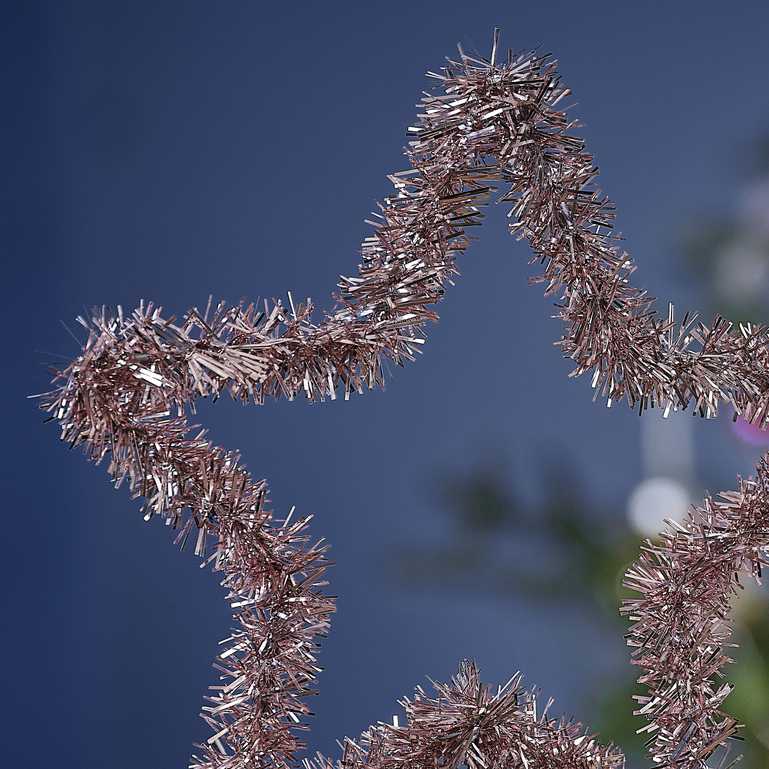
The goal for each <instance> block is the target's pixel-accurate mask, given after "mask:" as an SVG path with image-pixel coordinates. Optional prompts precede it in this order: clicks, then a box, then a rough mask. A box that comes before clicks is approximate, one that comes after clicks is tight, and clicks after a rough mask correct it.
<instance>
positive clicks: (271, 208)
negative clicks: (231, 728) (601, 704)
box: [0, 0, 769, 769]
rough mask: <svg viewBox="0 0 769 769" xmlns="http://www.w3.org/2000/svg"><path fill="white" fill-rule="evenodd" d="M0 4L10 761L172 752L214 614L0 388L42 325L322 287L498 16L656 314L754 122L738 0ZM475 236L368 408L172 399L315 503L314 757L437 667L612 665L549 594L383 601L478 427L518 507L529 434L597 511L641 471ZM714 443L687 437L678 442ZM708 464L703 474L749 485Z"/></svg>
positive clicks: (628, 433) (629, 438) (767, 106)
mask: <svg viewBox="0 0 769 769" xmlns="http://www.w3.org/2000/svg"><path fill="white" fill-rule="evenodd" d="M1 18H2V28H3V30H4V37H5V40H4V41H3V45H2V50H3V53H2V56H3V59H4V66H3V73H4V75H3V77H4V81H3V82H4V87H3V106H4V109H3V113H4V116H3V120H2V128H0V131H2V134H3V137H2V138H3V142H2V146H3V150H4V152H3V157H4V162H3V174H2V176H3V180H2V183H1V184H2V190H3V199H2V209H0V210H2V241H1V242H0V246H1V247H2V253H3V284H4V288H5V290H4V297H3V304H2V313H3V319H2V320H3V323H2V329H3V346H4V350H5V353H4V355H3V363H2V366H3V378H2V387H3V396H4V397H3V401H2V403H3V407H4V420H3V438H4V440H3V447H2V450H3V455H4V457H3V486H4V488H3V497H2V498H3V502H4V505H3V516H4V522H5V542H4V551H5V553H4V558H3V566H2V569H3V574H2V578H3V582H2V585H3V606H2V609H3V611H2V615H1V616H2V617H3V636H2V645H3V652H4V655H3V662H4V664H3V665H2V678H3V688H2V691H3V693H4V695H5V696H4V697H3V704H2V708H3V709H4V710H6V711H7V712H6V713H5V715H4V719H3V723H4V726H3V734H4V738H3V740H2V742H3V748H2V755H3V763H4V765H6V766H18V767H34V768H35V769H37V768H40V769H42V767H50V766H54V765H55V766H57V767H61V768H62V769H64V767H73V768H74V767H90V766H93V767H97V766H98V767H103V766H104V767H106V766H109V767H111V769H121V768H123V767H129V766H130V767H134V766H138V765H141V766H146V767H160V766H164V767H165V766H185V765H186V764H185V761H186V759H187V757H188V755H189V752H190V745H191V743H192V741H193V739H195V738H197V737H200V736H202V735H203V734H205V730H204V729H202V728H201V726H200V725H199V721H198V718H197V713H198V708H199V705H200V699H201V695H202V693H203V690H204V688H205V686H207V685H208V683H210V682H211V680H212V678H213V675H212V672H211V670H210V661H211V658H212V656H213V654H214V652H215V649H216V643H217V640H218V639H219V638H221V637H222V636H223V635H224V633H225V630H226V628H227V626H228V624H227V623H228V618H227V611H226V608H225V605H224V603H223V601H222V600H221V597H220V592H219V588H218V586H217V585H216V583H215V580H214V579H213V578H212V577H211V575H210V574H209V573H206V572H201V571H200V570H198V568H197V564H196V563H195V560H194V559H193V558H192V557H191V556H181V555H179V554H178V553H176V552H175V551H174V549H173V548H172V546H171V545H170V544H169V542H168V541H167V540H168V536H167V532H166V531H165V530H164V529H162V527H160V526H157V525H153V526H146V525H144V524H143V523H142V521H141V519H140V517H139V516H138V514H137V513H136V505H135V504H134V503H132V502H130V501H129V500H128V499H127V498H126V495H125V494H124V493H116V492H114V491H113V490H112V489H111V487H110V486H109V485H108V484H107V483H106V481H105V476H104V471H103V469H100V468H93V467H91V466H89V465H87V464H86V463H85V462H84V460H83V458H82V457H81V456H79V455H78V454H77V453H69V452H68V451H67V450H66V449H65V448H64V447H63V446H61V445H60V444H58V443H57V440H56V432H55V428H53V427H51V426H44V425H43V424H42V423H41V417H40V415H39V414H38V413H37V412H36V410H35V405H34V403H33V402H30V401H27V400H25V396H26V395H27V394H28V393H30V392H39V391H41V390H43V389H45V387H46V384H47V374H46V370H45V368H44V367H43V366H42V365H41V364H44V363H48V362H50V361H52V360H57V356H64V357H63V358H58V359H59V360H64V359H66V358H69V357H72V356H74V355H75V354H76V351H77V346H76V344H75V342H74V341H73V340H72V339H71V338H70V337H69V335H68V334H67V332H66V331H65V330H64V329H63V328H62V326H61V324H60V320H64V321H66V322H67V323H69V324H70V325H72V324H71V323H70V321H71V319H72V318H73V317H74V316H75V315H77V314H78V313H79V312H81V310H82V307H83V306H84V305H85V306H91V305H96V304H101V303H108V304H117V303H122V304H123V305H124V306H127V307H131V306H133V305H135V304H136V303H137V302H138V301H139V299H140V298H142V297H144V298H149V299H154V300H156V301H157V302H159V303H161V304H162V305H163V306H164V307H166V308H167V309H168V311H169V312H181V311H183V310H184V309H185V308H187V307H188V306H190V305H193V304H201V303H204V302H205V300H206V297H207V296H208V294H209V293H212V294H213V295H214V296H215V297H221V298H225V299H227V300H230V301H236V300H238V299H240V298H241V297H256V296H278V295H284V294H285V292H286V291H287V290H292V291H293V292H294V295H295V296H306V295H311V296H313V297H315V298H316V300H318V301H319V302H320V303H321V304H322V302H323V297H324V296H327V295H328V293H329V291H330V290H331V289H332V287H333V285H334V283H335V278H336V276H337V275H338V274H339V273H347V274H349V273H350V272H351V271H352V270H354V266H355V264H356V263H357V259H356V250H357V247H358V242H359V240H360V238H361V237H362V235H363V234H364V232H365V226H364V225H363V224H362V219H363V218H364V216H365V215H366V214H367V213H368V211H369V210H370V209H371V208H372V206H373V204H374V202H375V200H376V199H377V198H378V197H380V196H382V195H383V194H386V192H387V191H388V185H387V183H386V181H385V179H384V176H385V174H386V173H387V172H390V171H392V170H395V169H399V168H401V167H402V164H403V160H402V157H401V154H400V152H401V148H402V145H403V144H404V141H405V139H404V129H405V127H406V125H407V124H408V123H409V121H410V119H411V117H412V114H413V112H414V108H413V104H414V102H415V101H416V98H417V97H418V94H419V92H420V90H421V89H423V88H424V87H426V81H425V79H424V78H423V74H422V73H423V72H424V71H425V70H426V69H430V68H435V67H437V66H440V65H441V63H442V61H443V57H444V56H445V55H447V54H452V53H453V51H454V46H455V44H456V42H458V41H462V42H463V43H464V44H465V47H466V48H473V47H477V48H478V49H479V50H481V51H482V52H485V51H486V50H487V47H488V42H489V39H490V33H491V29H492V27H493V26H494V25H500V26H502V28H503V30H504V43H505V44H509V45H513V46H514V47H517V48H528V47H534V46H538V45H541V46H542V47H543V48H544V49H546V50H549V51H552V52H553V53H554V54H556V55H557V56H558V57H559V58H560V60H561V65H562V72H563V75H564V79H565V80H566V82H568V83H569V84H570V85H571V86H572V87H573V89H574V91H575V95H576V98H577V100H578V101H579V108H578V113H579V115H580V116H582V117H583V119H584V121H585V122H586V124H587V127H586V128H585V129H584V132H585V133H586V134H587V136H588V137H589V144H590V147H591V148H592V149H593V151H594V152H595V153H596V155H597V158H598V160H599V161H600V163H601V167H602V169H603V177H602V179H603V184H604V186H605V188H606V189H607V191H608V192H609V194H611V195H612V197H614V198H615V199H616V200H617V201H618V202H619V207H620V225H621V229H622V230H623V231H624V232H626V233H628V234H629V245H630V247H631V249H632V250H633V251H634V253H635V255H636V256H637V258H638V261H639V262H640V264H641V266H642V270H641V271H640V272H639V280H642V281H643V282H644V283H645V285H646V286H648V287H649V288H650V290H651V291H652V293H654V294H657V295H660V296H662V297H663V298H664V299H667V298H669V297H672V296H673V295H675V297H676V299H677V300H678V301H679V302H682V303H683V301H696V297H695V296H693V295H692V292H690V291H689V290H688V287H687V286H685V285H681V283H680V281H679V282H676V275H675V270H674V269H673V267H672V264H673V262H674V261H675V250H674V249H675V238H676V235H677V233H678V231H679V226H680V224H681V223H682V222H683V221H685V220H686V219H687V217H688V216H689V214H691V212H693V211H696V210H701V209H703V207H704V208H710V209H712V210H718V209H719V208H720V207H722V206H728V205H729V202H728V201H729V198H730V194H731V192H732V191H733V190H734V189H735V178H736V174H735V172H734V170H733V160H734V153H733V148H734V147H735V146H737V145H739V144H740V143H742V142H744V141H746V140H749V139H750V138H752V137H753V136H754V135H755V134H756V133H757V132H758V131H759V130H760V129H762V128H764V127H765V126H766V123H767V117H769V100H767V95H766V82H765V79H766V78H765V74H766V34H767V28H768V25H769V6H767V5H766V4H764V3H758V2H732V3H729V4H728V5H724V4H722V3H705V2H701V0H699V1H697V2H695V1H693V0H692V1H691V2H689V1H687V2H680V3H676V4H668V3H659V4H654V3H644V4H630V3H616V2H607V3H598V2H582V3H573V2H562V3H560V2H558V3H557V2H529V3H522V2H504V3H503V2H488V3H463V2H452V1H451V0H442V2H421V3H405V4H404V3H391V4H381V3H370V2H362V3H361V2H356V3H353V2H350V3H334V2H327V3H298V2H292V3H270V4H267V3H256V2H223V3H210V2H177V3H172V2H153V3H143V2H133V3H116V2H103V0H102V1H101V2H74V3H50V4H38V3H35V2H23V3H8V4H5V5H4V6H3V10H2V16H1ZM503 223H504V219H503V216H502V213H501V211H499V210H498V211H495V212H492V214H491V216H490V222H489V226H488V227H486V228H485V229H484V231H483V233H482V234H481V237H480V241H479V242H478V243H477V245H476V246H475V247H474V248H473V249H472V250H471V252H469V253H468V254H467V257H466V259H465V260H464V261H463V263H462V265H461V267H462V270H463V273H464V274H463V278H462V280H461V282H460V284H459V285H458V286H457V287H456V289H454V290H452V292H451V293H450V295H449V297H448V300H447V301H446V303H445V305H444V307H443V311H442V318H441V322H440V324H438V325H437V326H436V327H435V328H434V329H433V330H432V332H431V340H430V344H429V345H428V346H427V349H426V353H425V355H424V358H423V359H422V360H421V361H419V363H418V365H415V366H413V367H411V368H410V369H408V370H404V371H399V372H398V376H397V377H396V378H395V379H393V380H392V381H391V383H390V384H389V386H388V389H387V392H386V393H381V392H377V393H370V394H367V395H366V397H364V398H356V399H355V400H353V401H352V402H351V403H347V404H345V403H335V404H326V405H323V406H312V407H311V406H308V405H307V404H305V403H294V404H286V403H279V404H270V405H268V406H265V407H264V408H261V409H257V408H253V407H252V408H247V409H244V408H242V407H239V406H236V405H234V404H232V403H226V402H222V403H219V404H217V405H216V406H215V407H214V408H208V407H206V408H204V409H203V411H202V414H201V418H202V420H203V421H204V422H205V423H207V424H209V425H210V426H211V427H212V433H213V436H214V438H215V439H216V440H217V441H220V442H221V443H223V444H225V445H227V446H231V447H236V446H237V447H240V448H241V449H242V450H243V453H244V457H245V460H246V462H247V464H248V465H249V467H250V468H251V469H252V470H253V472H254V473H255V474H256V475H260V476H261V475H264V476H266V477H268V478H269V479H270V481H271V487H272V497H273V502H274V507H275V508H276V509H278V510H286V509H287V508H288V507H289V506H290V505H292V504H295V505H297V507H298V509H299V510H300V511H304V512H307V511H315V512H316V513H317V517H316V523H315V527H314V531H315V532H316V533H317V535H318V536H326V537H327V538H328V539H329V540H330V542H331V543H332V544H333V557H334V558H335V560H336V562H337V566H336V567H335V568H334V570H333V573H332V579H333V591H334V592H335V593H336V594H338V595H340V596H341V597H340V600H339V613H338V618H337V619H336V620H335V624H334V628H333V632H332V635H331V637H330V638H329V639H328V641H327V642H326V643H325V644H324V649H323V654H322V663H323V664H324V666H325V667H326V672H324V674H323V676H322V678H321V695H320V697H319V698H318V699H317V701H316V710H317V713H318V716H317V718H316V720H315V724H314V731H313V733H312V735H311V744H312V745H313V747H316V748H320V749H322V750H324V751H327V752H333V750H334V743H333V741H334V739H335V738H336V737H341V736H343V735H345V734H349V735H355V734H357V733H358V732H359V731H360V730H361V729H362V728H364V727H365V726H366V725H367V724H369V723H370V722H371V721H374V720H377V719H380V718H381V719H388V718H389V717H390V716H391V715H392V713H393V712H395V707H396V706H395V700H396V698H397V697H399V696H401V695H403V694H406V693H408V692H409V691H410V690H411V688H412V687H413V685H415V684H416V683H420V682H423V680H424V676H425V675H430V676H432V677H436V678H442V677H446V676H448V675H450V673H451V672H452V671H453V670H454V669H455V667H456V664H457V662H458V660H459V659H460V658H461V657H463V656H473V657H475V658H476V659H477V660H478V661H479V663H480V664H481V666H482V669H483V673H484V676H485V678H487V679H489V680H495V679H506V678H507V676H508V675H509V674H510V673H512V672H513V671H514V670H516V669H518V668H522V669H523V670H525V671H526V673H527V675H528V677H529V679H530V680H533V681H536V682H537V683H538V684H540V685H541V686H542V688H543V689H544V690H545V692H546V693H547V694H552V695H554V696H556V697H557V698H558V703H559V707H560V709H561V710H566V711H571V710H578V709H579V707H586V705H585V703H586V702H587V703H589V700H590V696H589V692H590V689H591V687H594V686H597V685H599V682H600V680H601V677H602V676H606V675H609V674H610V673H611V671H612V670H613V669H614V666H615V665H616V664H618V662H621V661H622V660H623V659H624V655H625V651H624V648H623V641H622V639H621V638H620V637H615V636H614V634H610V635H608V636H607V635H606V633H605V631H603V630H601V629H599V628H592V627H589V626H585V625H584V623H583V622H582V621H581V615H580V612H579V611H578V610H573V611H563V612H558V614H557V615H554V614H553V613H552V610H549V609H547V610H546V609H537V608H536V607H532V606H531V605H529V604H526V603H522V602H516V601H513V600H510V601H507V602H500V601H497V600H494V599H491V598H489V599H484V598H482V595H483V592H482V591H480V592H479V596H481V598H479V597H478V596H475V597H473V596H453V595H451V594H447V593H446V592H444V591H440V590H424V589H420V590H415V591H412V592H408V591H404V589H403V588H402V587H401V586H400V585H398V583H397V581H396V580H394V579H393V575H392V571H391V570H390V569H389V568H388V566H389V564H390V562H391V561H392V558H393V552H394V551H395V549H396V547H397V546H398V545H399V544H402V543H404V542H408V541H413V540H420V539H425V538H430V537H432V536H440V534H441V527H442V526H443V525H444V517H443V516H441V515H440V511H439V510H437V509H436V505H435V504H434V503H433V502H432V501H431V500H430V498H429V496H428V495H427V494H426V493H425V483H426V479H427V478H428V477H430V476H431V474H433V473H434V472H435V470H436V468H442V467H452V466H462V464H463V463H468V462H472V461H474V459H475V457H476V456H477V455H478V452H479V451H481V450H482V449H484V448H485V447H487V446H490V445H494V446H500V447H502V448H504V449H505V450H506V451H508V452H509V453H510V455H511V456H512V458H513V465H514V467H515V468H516V473H517V475H516V477H515V478H514V479H512V480H513V481H514V482H515V483H517V484H519V485H521V486H522V487H523V489H524V490H525V493H526V494H528V495H529V496H535V495H536V493H537V489H536V488H535V484H533V483H532V482H531V481H530V478H531V472H532V470H535V469H536V463H537V462H538V461H539V457H540V456H541V452H542V451H544V452H549V451H555V450H561V451H564V452H565V453H566V454H567V455H571V456H573V458H574V461H575V462H576V463H577V466H578V468H579V470H580V472H581V473H582V474H583V475H584V478H585V480H586V483H587V485H588V487H589V488H590V490H591V493H592V494H593V496H594V497H595V498H596V499H601V500H602V504H604V505H613V506H614V507H615V509H616V511H617V513H616V514H617V515H623V514H624V512H623V506H624V499H625V497H626V495H627V492H628V490H629V489H630V488H631V486H632V484H633V483H634V481H635V479H636V478H637V475H638V448H637V446H638V441H637V419H636V417H634V415H632V414H630V413H628V412H627V411H626V410H623V409H618V410H617V411H616V412H615V411H611V412H607V411H606V409H605V408H603V407H601V406H598V405H593V404H591V402H590V397H589V388H588V385H589V383H588V382H586V381H584V382H577V383H575V382H573V381H569V380H567V379H566V373H567V371H568V365H567V364H566V363H565V362H564V361H562V360H560V359H559V357H558V354H557V352H556V351H555V350H553V349H552V347H551V342H552V340H553V339H554V338H555V337H556V336H557V334H558V331H559V329H558V327H557V325H556V324H555V323H554V322H553V321H552V320H547V317H548V315H549V307H548V306H547V304H546V303H545V302H544V301H543V300H542V298H541V296H540V292H539V290H537V289H532V288H528V287H527V285H526V278H527V276H528V274H529V268H528V267H527V266H526V259H527V257H528V252H527V249H526V248H525V246H523V245H522V244H515V243H514V242H512V241H511V240H510V239H509V238H508V236H507V235H506V232H505V229H504V226H503ZM720 429H722V428H721V427H720V426H719V425H717V424H704V423H703V424H702V425H700V426H699V427H698V432H697V440H698V442H699V443H700V444H701V445H702V446H703V447H704V449H703V450H704V451H705V452H707V450H708V449H707V447H708V446H709V445H714V444H715V442H716V441H717V431H718V430H720ZM719 461H720V470H719V472H720V473H721V475H722V477H723V484H724V485H725V486H726V487H730V486H731V484H732V483H733V475H734V473H735V472H737V471H748V470H749V468H748V467H745V466H741V464H740V462H739V461H738V460H737V459H734V458H732V457H729V456H726V457H723V458H722V459H721V460H719ZM592 652H595V653H594V654H593V653H592ZM586 654H587V655H589V663H586V662H585V655H586ZM586 692H587V695H586ZM628 706H630V704H628Z"/></svg>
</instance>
